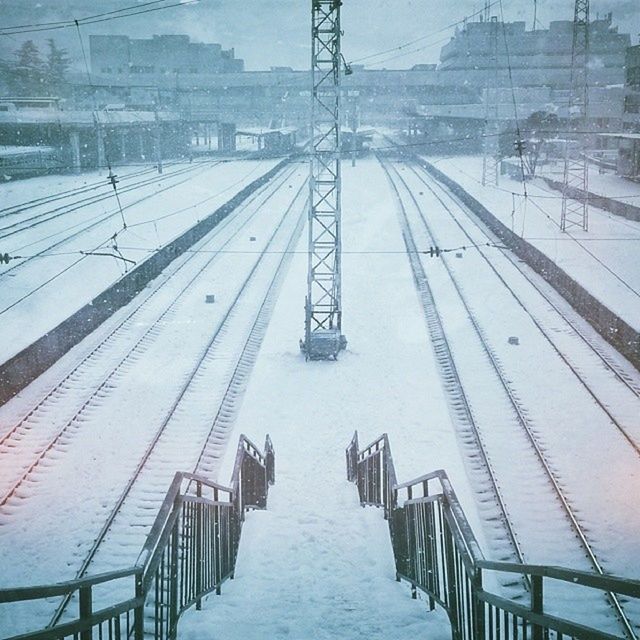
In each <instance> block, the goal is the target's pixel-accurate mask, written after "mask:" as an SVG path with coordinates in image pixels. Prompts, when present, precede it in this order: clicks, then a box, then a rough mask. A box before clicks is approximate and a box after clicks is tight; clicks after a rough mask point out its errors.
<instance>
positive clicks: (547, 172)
mask: <svg viewBox="0 0 640 640" xmlns="http://www.w3.org/2000/svg"><path fill="white" fill-rule="evenodd" d="M539 172H540V175H544V176H547V177H549V178H551V179H552V180H556V181H558V182H562V180H563V176H564V173H563V172H564V166H563V164H562V163H561V162H552V163H549V164H545V165H542V166H541V167H540V171H539ZM589 191H590V192H591V193H595V194H597V195H600V196H606V197H607V198H612V199H613V200H619V201H620V202H624V203H626V204H630V205H632V206H634V207H640V183H638V182H634V181H633V180H627V179H626V178H623V177H622V176H619V175H616V173H615V171H612V170H610V169H607V170H600V169H599V168H598V167H596V166H593V165H589Z"/></svg>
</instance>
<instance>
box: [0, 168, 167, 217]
mask: <svg viewBox="0 0 640 640" xmlns="http://www.w3.org/2000/svg"><path fill="white" fill-rule="evenodd" d="M172 164H177V163H172ZM165 166H167V165H166V164H165ZM156 170H157V168H156V167H155V166H152V167H149V166H146V167H144V168H142V169H141V170H140V171H132V172H131V173H127V174H126V178H127V179H129V178H136V177H138V176H141V175H144V174H145V173H151V172H155V171H156ZM107 186H108V183H107V182H106V181H105V179H104V178H103V179H101V180H100V182H92V183H90V184H85V185H82V186H80V187H73V188H72V189H64V190H63V191H57V192H55V193H53V194H51V195H46V196H41V197H40V198H32V199H31V200H24V201H23V202H19V203H18V204H13V205H10V206H8V207H2V208H0V220H2V219H3V218H9V217H11V216H14V215H18V214H20V213H22V212H23V211H28V210H29V209H31V208H33V207H39V206H43V205H47V204H51V203H53V202H58V201H59V200H64V199H65V198H71V197H73V196H78V195H82V194H83V193H88V192H89V191H94V190H95V189H99V188H100V187H107Z"/></svg>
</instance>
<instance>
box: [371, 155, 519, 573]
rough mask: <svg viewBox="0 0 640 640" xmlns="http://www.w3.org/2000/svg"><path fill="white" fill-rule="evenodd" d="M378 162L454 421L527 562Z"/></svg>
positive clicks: (414, 252)
mask: <svg viewBox="0 0 640 640" xmlns="http://www.w3.org/2000/svg"><path fill="white" fill-rule="evenodd" d="M377 157H378V160H379V161H380V164H381V166H382V168H383V170H384V172H385V175H386V176H387V179H388V181H389V184H390V186H391V188H392V190H393V193H394V195H395V199H396V202H397V205H398V212H399V213H400V224H401V228H402V237H403V240H404V242H405V247H406V250H407V255H408V256H409V262H410V265H411V269H412V272H413V277H414V281H415V283H416V286H417V288H418V292H419V294H420V299H421V302H422V306H423V310H424V313H425V316H426V319H427V325H428V330H429V334H430V336H431V340H432V344H433V349H434V354H435V357H436V361H437V362H438V365H439V368H440V371H441V376H442V380H443V385H444V388H445V390H446V397H447V400H448V402H449V404H450V409H451V413H452V418H453V419H454V421H455V422H457V423H458V424H459V425H460V424H461V426H462V428H463V429H464V431H465V432H466V433H468V434H470V435H471V436H472V438H473V440H474V441H475V443H476V447H475V450H476V451H477V452H478V453H479V454H480V456H481V458H482V461H483V466H484V469H485V471H486V473H487V476H488V480H489V484H490V486H491V489H492V491H493V494H494V497H495V499H496V502H497V504H498V510H499V511H498V513H499V518H500V521H501V523H502V526H503V528H504V531H505V533H506V535H507V537H508V540H509V542H510V544H511V547H512V551H513V553H514V555H515V556H516V558H517V559H518V561H519V562H524V555H523V552H522V549H521V547H520V544H519V542H518V539H517V536H516V533H515V530H514V528H513V525H512V524H511V519H510V517H509V512H508V509H507V506H506V503H505V501H504V498H503V497H502V492H501V491H500V488H499V484H498V481H497V478H496V475H495V472H494V470H493V466H492V464H491V462H490V459H489V455H488V451H487V447H486V445H485V443H484V441H483V438H482V435H481V434H480V430H479V429H478V426H477V424H476V421H475V418H474V417H473V412H472V410H471V406H470V403H469V400H468V398H467V395H466V393H465V390H464V387H463V385H462V381H461V380H460V376H459V374H458V369H457V366H456V364H455V360H454V358H453V353H452V350H451V347H450V345H449V340H448V339H447V336H446V334H445V331H444V326H443V323H442V319H441V317H440V313H439V311H438V307H437V304H436V302H435V299H434V297H433V293H432V291H431V287H430V285H429V282H428V280H427V277H426V274H425V272H424V267H423V266H422V263H421V261H420V259H419V257H418V249H417V246H416V244H415V240H414V237H413V232H412V230H411V227H410V224H409V218H408V216H407V212H406V209H405V206H404V202H403V201H402V197H401V195H400V191H399V189H398V187H397V185H396V183H395V182H394V180H393V178H392V176H391V172H390V171H389V168H388V166H387V165H386V163H385V162H384V161H383V160H382V157H381V156H380V155H379V154H377Z"/></svg>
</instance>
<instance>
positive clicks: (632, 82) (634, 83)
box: [618, 45, 640, 180]
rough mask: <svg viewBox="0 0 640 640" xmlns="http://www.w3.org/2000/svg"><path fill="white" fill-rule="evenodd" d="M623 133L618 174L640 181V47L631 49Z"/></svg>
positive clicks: (629, 51)
mask: <svg viewBox="0 0 640 640" xmlns="http://www.w3.org/2000/svg"><path fill="white" fill-rule="evenodd" d="M625 66H626V69H625V72H626V83H625V96H624V114H623V116H622V133H621V134H620V136H619V137H618V173H619V174H620V175H622V176H625V177H628V178H633V179H636V180H637V179H640V45H636V46H635V47H629V48H628V49H627V58H626V65H625Z"/></svg>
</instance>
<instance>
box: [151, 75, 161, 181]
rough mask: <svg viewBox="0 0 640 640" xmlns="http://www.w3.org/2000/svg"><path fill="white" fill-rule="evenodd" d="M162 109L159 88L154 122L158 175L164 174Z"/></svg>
mask: <svg viewBox="0 0 640 640" xmlns="http://www.w3.org/2000/svg"><path fill="white" fill-rule="evenodd" d="M159 108H160V87H158V99H157V101H156V104H155V109H154V110H153V113H154V120H155V127H154V129H155V130H154V147H155V152H156V164H157V166H158V173H162V128H161V126H160V114H159V113H158V109H159Z"/></svg>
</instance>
